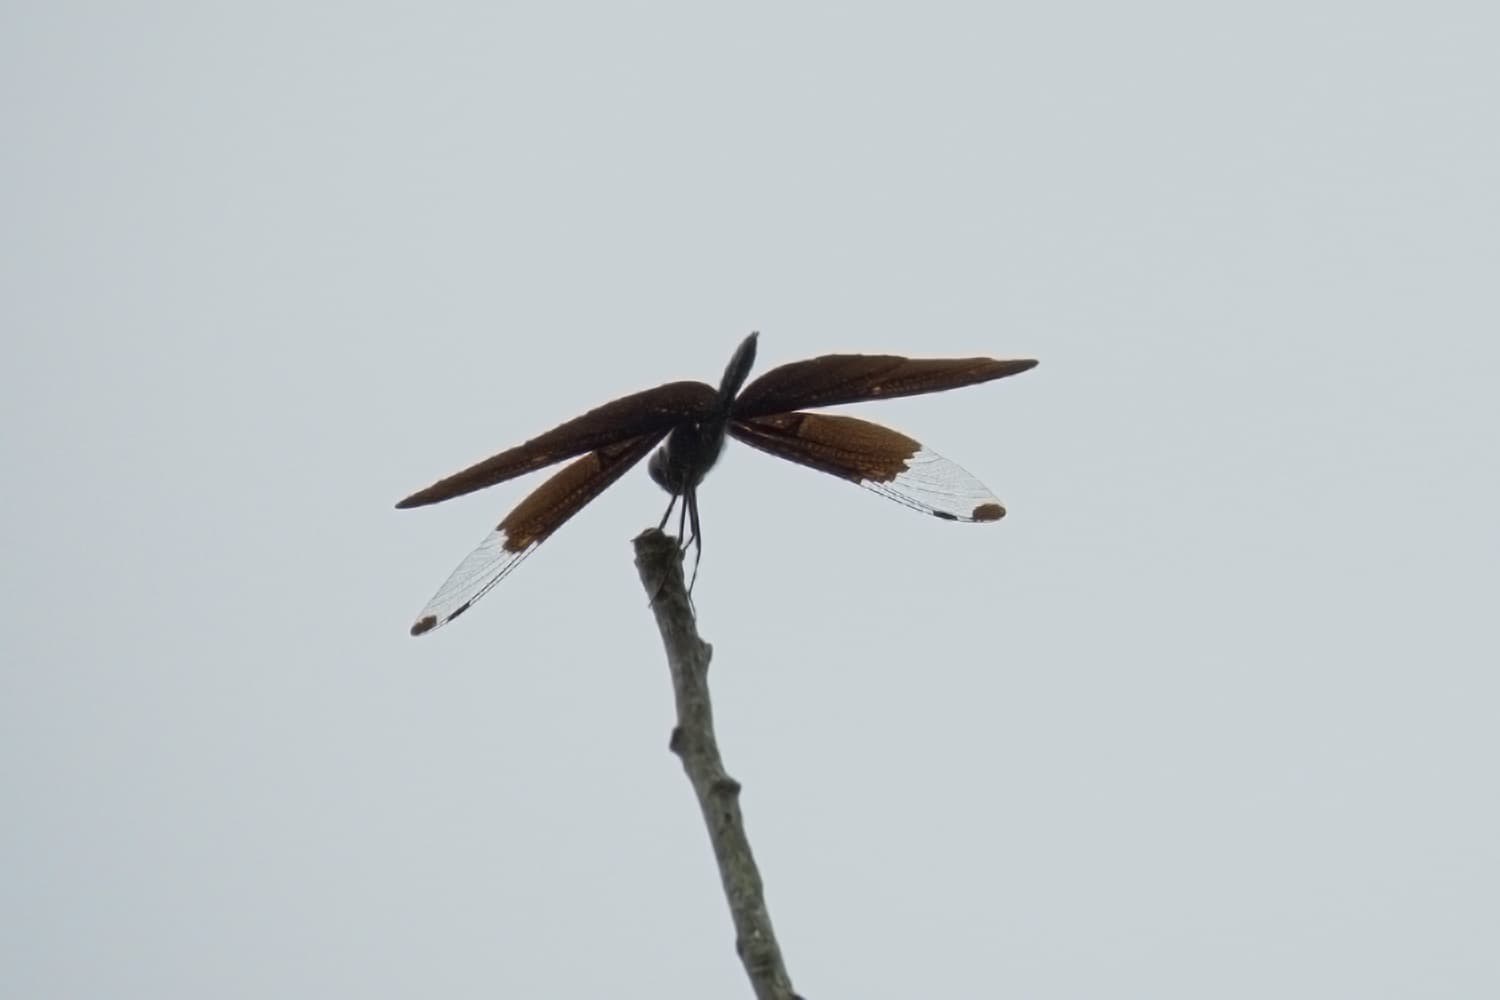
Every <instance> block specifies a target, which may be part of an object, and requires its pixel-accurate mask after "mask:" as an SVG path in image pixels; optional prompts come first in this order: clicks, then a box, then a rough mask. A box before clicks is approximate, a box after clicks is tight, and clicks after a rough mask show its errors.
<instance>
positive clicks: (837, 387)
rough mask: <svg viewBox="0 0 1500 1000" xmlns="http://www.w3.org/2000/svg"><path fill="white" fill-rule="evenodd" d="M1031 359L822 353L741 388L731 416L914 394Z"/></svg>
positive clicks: (1006, 371) (984, 377) (983, 378)
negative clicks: (1010, 359) (820, 355)
mask: <svg viewBox="0 0 1500 1000" xmlns="http://www.w3.org/2000/svg"><path fill="white" fill-rule="evenodd" d="M1035 367H1036V362H1035V361H1032V360H1030V359H1017V360H1014V361H997V360H995V359H994V358H902V357H898V356H896V355H893V354H825V355H823V356H822V357H818V358H809V359H808V360H806V361H794V362H792V363H791V364H789V365H782V366H781V367H780V368H772V369H771V370H770V371H768V372H766V373H765V374H764V375H762V376H761V377H760V378H758V379H756V380H755V381H754V382H751V383H750V384H749V385H747V386H746V387H745V390H744V391H743V392H741V393H740V395H739V397H738V398H737V399H736V400H735V404H734V415H735V416H736V417H760V416H765V415H766V414H770V413H787V412H790V411H792V410H800V409H805V408H807V407H810V406H811V407H816V406H836V405H838V404H839V403H859V402H863V401H864V400H867V399H889V398H892V397H895V396H917V395H920V394H922V393H925V392H942V391H943V390H944V389H957V388H959V387H960V386H965V385H975V384H977V383H979V382H989V381H991V380H992V379H997V378H1004V377H1005V376H1007V375H1016V374H1019V373H1020V372H1024V371H1026V370H1027V369H1029V368H1035Z"/></svg>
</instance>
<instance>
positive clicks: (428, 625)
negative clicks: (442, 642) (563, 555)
mask: <svg viewBox="0 0 1500 1000" xmlns="http://www.w3.org/2000/svg"><path fill="white" fill-rule="evenodd" d="M666 436H667V431H665V430H660V431H656V432H654V433H651V434H642V435H641V436H639V437H634V438H631V439H630V440H628V441H616V442H614V443H612V444H608V445H605V446H604V447H603V448H598V449H596V450H594V451H591V452H589V453H588V454H587V455H585V456H583V457H582V458H580V459H578V460H577V461H576V462H573V463H571V464H569V465H567V466H565V467H564V468H563V469H562V470H561V471H559V472H558V473H557V474H556V475H554V476H553V477H552V478H551V479H549V480H547V481H546V482H545V483H543V484H542V485H541V486H538V487H537V488H536V489H535V490H533V491H532V492H531V495H530V496H528V497H527V498H526V499H524V500H522V501H521V502H520V503H519V504H517V505H516V508H515V510H513V511H511V512H510V513H509V514H507V515H505V520H503V521H501V522H500V523H499V524H498V525H496V527H495V530H494V531H492V532H490V533H489V534H488V535H486V536H485V539H484V541H482V542H480V543H479V547H478V548H476V549H475V550H474V551H473V552H470V553H469V555H468V556H467V557H466V558H465V559H464V561H463V562H461V563H459V564H458V568H457V569H455V570H454V571H453V573H452V574H451V575H450V576H449V577H448V579H447V581H446V582H445V583H444V584H443V585H442V586H441V587H439V588H438V592H437V593H436V594H434V595H432V600H430V601H428V602H427V607H425V608H423V609H422V612H421V614H419V615H417V621H416V623H415V624H414V625H412V627H411V634H412V635H422V634H424V633H426V632H431V631H432V630H433V629H435V628H437V627H438V626H440V625H446V624H448V623H449V622H451V621H452V620H453V619H455V618H457V617H458V616H459V615H461V614H463V613H464V612H465V611H467V610H469V608H471V607H473V605H474V602H475V601H477V600H479V599H480V598H481V597H483V596H484V595H485V594H488V593H489V592H490V590H491V589H492V588H493V587H494V586H495V584H497V583H499V582H500V581H501V580H503V579H505V577H506V575H507V574H509V573H510V571H511V570H513V569H515V568H516V567H517V566H518V565H520V563H521V560H522V559H525V558H526V557H527V556H529V555H531V553H533V552H535V551H536V548H537V546H538V545H541V544H542V543H543V542H545V541H546V540H547V538H548V537H549V536H550V535H551V534H552V533H553V532H554V531H556V530H557V529H558V528H559V527H561V526H562V525H563V523H564V522H566V521H567V520H568V518H570V517H572V516H573V515H574V514H576V513H578V512H579V511H580V510H582V509H583V507H584V505H585V504H587V503H588V502H589V501H590V500H592V499H594V498H595V497H596V496H598V495H599V494H600V493H601V492H603V490H604V489H605V487H607V486H609V484H610V483H613V482H614V481H615V480H616V479H619V478H620V477H621V476H623V475H624V474H625V472H626V471H627V470H628V469H629V468H630V467H631V466H633V465H635V463H637V462H639V461H640V460H641V459H642V458H644V457H645V456H646V454H647V453H648V452H650V451H651V449H652V448H654V447H656V445H657V443H658V442H660V441H661V439H662V438H664V437H666Z"/></svg>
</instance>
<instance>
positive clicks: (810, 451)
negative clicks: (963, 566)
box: [729, 413, 1005, 521]
mask: <svg viewBox="0 0 1500 1000" xmlns="http://www.w3.org/2000/svg"><path fill="white" fill-rule="evenodd" d="M729 433H730V434H732V435H733V436H734V437H737V438H739V439H740V440H741V441H743V442H745V443H746V444H748V445H750V446H752V447H754V448H759V449H760V450H761V451H766V452H770V453H771V454H772V455H775V456H777V457H778V458H784V459H786V460H787V461H789V462H796V463H798V464H799V465H806V466H808V467H809V468H813V469H817V470H818V471H820V472H826V473H828V474H829V475H833V476H838V477H839V478H840V479H847V480H849V481H850V482H852V483H858V484H859V485H860V486H863V487H864V488H865V489H867V490H872V491H874V492H876V493H879V494H880V495H881V496H883V497H886V498H888V499H891V500H894V501H896V502H897V503H900V504H905V505H906V506H908V507H911V508H913V509H914V510H920V511H923V512H924V513H927V514H931V515H933V516H934V517H940V518H943V519H944V520H946V521H998V520H999V519H1000V518H1002V517H1004V516H1005V508H1004V507H1002V506H1001V505H1000V501H999V500H997V499H995V497H994V495H993V494H991V493H990V491H989V490H988V489H986V488H985V486H984V484H983V483H981V482H980V481H979V480H977V479H975V478H974V477H973V476H971V475H969V473H967V472H965V471H964V470H963V469H962V468H960V467H959V466H957V465H955V464H954V463H952V462H950V461H948V460H947V459H946V458H944V457H943V456H941V455H939V454H937V453H936V452H934V451H929V450H928V449H926V448H923V447H922V445H921V443H920V442H918V441H916V440H914V439H913V438H909V437H907V436H906V435H905V434H902V433H901V432H899V431H893V430H891V429H890V428H889V427H882V426H880V425H879V424H872V423H870V422H869V421H868V420H856V419H855V418H853V417H844V416H832V415H828V414H817V413H778V414H773V415H771V416H766V417H754V418H751V419H748V420H733V421H730V424H729Z"/></svg>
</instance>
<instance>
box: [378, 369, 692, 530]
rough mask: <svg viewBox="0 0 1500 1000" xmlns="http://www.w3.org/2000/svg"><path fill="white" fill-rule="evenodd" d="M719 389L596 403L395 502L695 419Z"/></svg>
mask: <svg viewBox="0 0 1500 1000" xmlns="http://www.w3.org/2000/svg"><path fill="white" fill-rule="evenodd" d="M716 399H718V394H717V393H716V392H715V391H714V389H713V387H712V386H708V385H704V384H703V383H702V382H668V383H667V384H666V385H659V386H657V387H656V388H655V389H647V390H645V391H644V392H637V393H633V394H631V395H629V396H624V397H621V398H620V399H617V400H615V401H614V402H611V403H605V404H604V405H603V406H599V407H595V408H594V409H592V410H590V411H589V412H587V413H585V414H584V415H583V416H581V417H575V418H574V419H572V420H569V421H568V422H567V423H565V424H561V425H559V426H557V427H554V428H552V429H551V430H550V431H548V432H547V433H545V434H539V435H537V436H536V437H534V438H532V439H531V440H530V441H527V442H526V443H525V444H521V445H517V446H516V447H514V448H511V449H510V450H508V451H502V452H501V453H500V454H498V455H494V456H492V457H490V458H487V459H485V460H484V461H483V462H479V463H478V464H476V465H471V466H469V467H468V468H467V469H464V470H463V471H462V472H455V473H454V474H453V475H451V476H448V477H447V478H446V479H440V480H438V481H437V482H435V483H433V484H432V485H431V486H429V487H427V488H426V489H424V490H418V491H417V492H416V493H413V494H412V495H411V496H409V497H407V498H406V499H405V500H402V501H401V502H400V503H398V504H396V506H397V507H401V508H405V507H425V506H426V505H427V504H432V503H438V502H440V501H442V500H449V499H452V498H453V497H458V496H463V495H464V494H465V493H473V492H474V491H475V490H482V489H484V488H485V487H486V486H493V485H495V484H496V483H501V482H504V481H505V480H507V479H514V478H515V477H516V476H521V475H525V474H526V473H528V472H532V471H534V470H536V469H541V468H544V467H546V466H548V465H553V464H555V463H557V462H561V461H562V460H563V459H565V458H572V457H573V456H574V455H581V454H583V453H584V452H586V451H593V450H594V449H596V448H603V447H605V446H606V445H611V444H614V443H616V442H618V441H625V440H627V439H629V438H635V437H637V436H639V435H642V434H652V433H655V432H657V431H660V432H662V433H663V434H664V433H665V432H666V431H669V430H671V429H672V427H674V426H675V425H677V424H679V423H681V422H683V421H684V420H698V419H702V418H703V417H705V416H707V415H708V414H710V413H711V412H712V411H713V406H714V401H715V400H716Z"/></svg>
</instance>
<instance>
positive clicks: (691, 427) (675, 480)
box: [646, 420, 725, 496]
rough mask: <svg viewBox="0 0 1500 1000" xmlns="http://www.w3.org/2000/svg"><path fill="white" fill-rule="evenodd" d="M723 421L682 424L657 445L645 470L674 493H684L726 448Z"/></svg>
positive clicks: (693, 485)
mask: <svg viewBox="0 0 1500 1000" xmlns="http://www.w3.org/2000/svg"><path fill="white" fill-rule="evenodd" d="M724 423H725V422H724V421H721V420H716V421H712V422H697V423H689V424H682V425H680V426H678V427H675V428H673V430H672V433H671V434H669V435H667V443H666V444H664V445H662V446H661V447H660V448H658V449H656V451H655V453H653V454H652V456H651V461H650V462H649V463H648V464H647V466H646V471H647V472H649V473H650V474H651V479H652V480H653V481H654V482H655V483H656V485H658V486H660V487H661V488H662V489H664V490H666V491H667V492H668V493H670V494H672V495H673V496H681V495H682V494H684V493H686V492H688V491H689V490H691V489H692V488H693V487H695V486H697V485H698V484H699V483H701V482H702V481H703V477H704V476H705V475H707V474H708V470H709V469H711V468H713V464H714V463H715V462H717V461H718V460H719V453H720V452H721V451H723V450H724Z"/></svg>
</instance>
